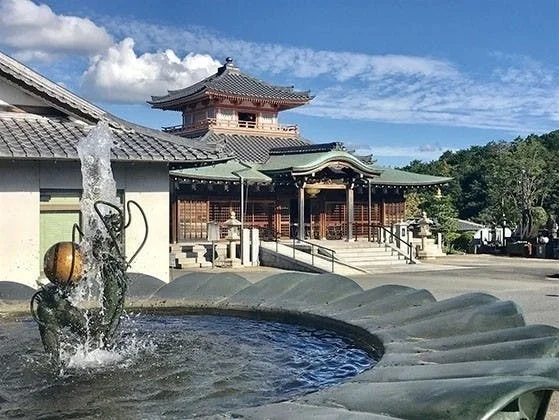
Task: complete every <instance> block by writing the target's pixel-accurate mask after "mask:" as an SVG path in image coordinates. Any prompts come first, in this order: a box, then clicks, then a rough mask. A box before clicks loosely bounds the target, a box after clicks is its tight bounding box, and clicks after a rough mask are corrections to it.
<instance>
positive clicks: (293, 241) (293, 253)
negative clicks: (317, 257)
mask: <svg viewBox="0 0 559 420" xmlns="http://www.w3.org/2000/svg"><path fill="white" fill-rule="evenodd" d="M293 259H295V238H293Z"/></svg>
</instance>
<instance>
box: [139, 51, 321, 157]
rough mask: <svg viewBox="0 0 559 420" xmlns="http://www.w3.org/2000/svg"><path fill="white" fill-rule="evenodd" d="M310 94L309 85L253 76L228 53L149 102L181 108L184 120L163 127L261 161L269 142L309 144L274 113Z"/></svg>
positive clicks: (302, 101)
mask: <svg viewBox="0 0 559 420" xmlns="http://www.w3.org/2000/svg"><path fill="white" fill-rule="evenodd" d="M312 98H313V97H312V96H311V95H310V94H309V92H308V91H296V90H294V88H293V86H289V87H285V86H276V85H272V84H269V83H266V82H263V81H261V80H258V79H255V78H254V77H251V76H249V75H247V74H245V73H243V72H242V71H241V70H240V69H239V68H238V67H237V66H235V64H234V63H233V59H232V58H230V57H228V58H227V59H226V60H225V64H224V65H223V66H222V67H220V68H219V69H218V70H217V73H215V74H214V75H212V76H210V77H208V78H206V79H204V80H202V81H200V82H198V83H195V84H194V85H191V86H188V87H185V88H183V89H179V90H172V91H168V94H167V95H164V96H152V99H151V101H148V103H149V104H150V105H151V106H152V108H156V109H162V110H166V111H167V110H169V111H179V112H181V113H182V124H180V125H176V126H172V127H164V128H163V130H164V131H166V132H168V133H171V134H174V135H178V136H181V137H186V138H189V139H191V140H198V141H200V142H202V143H205V144H207V145H214V146H215V147H216V148H218V149H221V150H222V151H224V152H225V153H228V154H229V155H230V156H235V157H237V158H238V159H240V160H243V161H249V162H264V161H266V160H267V158H268V156H269V154H268V151H269V150H270V149H272V148H276V147H290V146H300V145H305V144H309V141H307V140H304V139H302V138H301V137H300V134H299V129H298V127H297V126H296V125H282V124H280V123H279V119H278V114H279V112H280V111H284V110H287V109H293V108H296V107H298V106H301V105H305V104H307V103H308V102H309V101H310V100H312ZM248 143H249V144H250V147H247V146H248ZM247 150H248V151H250V152H249V153H247Z"/></svg>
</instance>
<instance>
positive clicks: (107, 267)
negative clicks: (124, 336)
mask: <svg viewBox="0 0 559 420" xmlns="http://www.w3.org/2000/svg"><path fill="white" fill-rule="evenodd" d="M130 205H134V206H135V207H136V208H137V209H138V210H139V211H140V214H141V215H142V217H143V220H144V225H145V235H144V239H143V241H142V243H141V244H140V246H139V247H138V249H137V250H136V252H135V253H134V255H132V257H131V258H130V260H128V261H127V260H126V257H125V256H124V252H123V250H122V233H123V232H124V230H125V229H126V228H128V226H130V223H131V221H132V218H131V216H129V219H128V222H126V223H125V217H124V214H123V211H122V210H121V209H120V208H119V207H118V206H116V205H114V204H112V203H109V202H107V201H101V200H99V201H96V202H95V203H94V206H93V207H94V209H95V213H96V214H97V216H98V220H99V221H100V222H101V224H99V223H97V221H93V222H91V221H90V223H91V225H92V226H93V227H94V228H93V230H92V235H91V238H89V244H90V245H89V246H90V248H91V249H90V250H89V252H88V255H83V250H82V248H81V247H80V246H79V245H77V244H76V243H75V236H76V233H79V234H80V236H81V237H83V232H82V231H81V230H80V229H79V227H78V226H77V225H74V229H73V233H72V237H73V238H72V242H65V243H58V244H55V245H54V246H53V247H51V249H49V251H47V253H46V254H45V270H44V271H45V274H46V275H47V276H48V278H49V280H51V283H49V284H47V285H46V286H43V287H41V288H40V289H39V290H38V291H37V292H36V293H35V294H34V295H33V297H32V298H31V314H32V315H33V318H34V320H35V321H36V322H37V324H38V325H39V332H40V334H41V340H42V342H43V346H44V348H45V351H46V352H47V353H48V354H49V355H50V356H51V358H52V359H53V360H54V361H55V362H58V361H59V356H60V345H61V337H62V336H63V334H65V333H66V331H69V333H70V334H71V335H72V337H74V338H75V339H77V340H78V341H81V342H89V343H94V345H96V346H98V347H99V348H108V347H110V345H111V343H112V341H113V339H114V336H115V333H116V330H117V328H118V325H119V323H120V318H121V315H122V312H123V309H124V299H125V294H126V290H127V287H128V278H127V276H126V270H127V268H128V267H129V266H130V263H131V262H132V261H133V260H134V258H136V256H137V255H138V253H139V252H140V250H141V249H142V248H143V246H144V244H145V243H146V240H147V235H148V225H147V219H146V216H145V213H144V211H143V209H142V208H141V207H140V205H139V204H138V203H136V202H135V201H128V203H127V206H126V207H127V211H128V214H129V215H130ZM101 206H103V207H104V208H103V209H102V208H101ZM88 258H89V259H92V260H93V261H95V262H96V263H98V266H99V273H100V278H101V280H102V284H101V287H102V296H101V307H100V308H81V307H78V306H76V305H75V304H74V303H73V302H72V299H71V298H70V296H71V293H72V291H73V290H74V288H75V287H76V286H77V285H78V284H79V282H80V281H81V279H82V277H83V276H85V277H87V274H88V273H87V272H85V273H82V272H81V270H82V263H83V261H82V260H84V259H85V260H87V259H88ZM82 274H83V276H82Z"/></svg>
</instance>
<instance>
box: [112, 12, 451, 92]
mask: <svg viewBox="0 0 559 420" xmlns="http://www.w3.org/2000/svg"><path fill="white" fill-rule="evenodd" d="M104 22H105V24H106V26H107V27H109V28H111V31H112V32H113V33H115V34H118V35H119V36H122V37H124V36H129V37H132V38H134V40H135V41H136V43H137V45H138V46H139V47H140V48H141V49H144V50H153V49H158V48H161V46H162V45H165V46H166V47H167V48H173V49H174V50H175V51H199V52H205V53H208V54H211V55H212V56H214V57H223V58H225V57H228V56H231V57H233V58H234V59H235V61H236V63H237V64H239V65H240V66H241V68H244V69H255V70H257V71H261V72H267V73H276V74H277V73H288V74H292V75H294V76H296V77H301V78H315V77H321V76H324V77H329V78H333V79H335V80H339V81H346V80H349V79H352V78H355V77H369V76H370V75H377V76H380V75H395V74H402V75H408V76H418V75H423V76H429V77H442V78H447V77H454V76H456V75H457V71H456V69H455V67H454V65H453V64H452V63H449V62H447V61H445V60H440V59H434V58H428V57H418V56H407V55H397V54H386V55H371V54H362V53H353V52H337V51H327V50H320V51H315V50H312V49H309V48H300V47H290V46H283V45H278V44H270V43H266V44H259V43H255V42H248V41H244V40H239V39H232V38H228V37H226V36H222V35H220V34H217V33H215V32H212V31H210V30H208V29H205V28H203V29H202V28H186V29H185V28H177V27H168V26H161V25H155V24H148V23H145V22H141V21H135V20H130V21H124V20H122V19H114V18H106V19H105V20H104Z"/></svg>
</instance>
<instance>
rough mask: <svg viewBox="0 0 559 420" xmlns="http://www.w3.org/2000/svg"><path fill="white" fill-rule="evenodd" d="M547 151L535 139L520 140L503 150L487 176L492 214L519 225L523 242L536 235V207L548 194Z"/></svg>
mask: <svg viewBox="0 0 559 420" xmlns="http://www.w3.org/2000/svg"><path fill="white" fill-rule="evenodd" d="M545 157H546V149H545V147H544V146H543V144H542V143H541V142H540V141H539V139H537V138H536V137H528V138H527V139H526V140H522V139H517V140H515V141H514V142H513V143H511V144H510V145H509V147H506V148H504V149H503V150H502V153H501V154H500V158H499V159H498V160H496V161H495V162H494V164H493V167H492V172H491V173H490V174H489V176H488V178H489V179H488V186H489V197H490V203H489V209H488V210H489V213H490V214H491V215H492V216H493V218H494V220H499V218H502V216H503V215H505V217H506V218H507V219H508V220H510V221H512V222H513V223H514V224H517V225H518V226H519V236H520V238H521V239H528V238H529V237H530V236H531V235H532V234H533V217H534V214H533V208H534V207H535V206H537V205H539V204H541V201H542V199H543V197H544V195H545V191H546V186H545V181H546V179H545V177H544V173H545V168H546V160H545Z"/></svg>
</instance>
